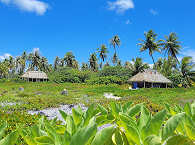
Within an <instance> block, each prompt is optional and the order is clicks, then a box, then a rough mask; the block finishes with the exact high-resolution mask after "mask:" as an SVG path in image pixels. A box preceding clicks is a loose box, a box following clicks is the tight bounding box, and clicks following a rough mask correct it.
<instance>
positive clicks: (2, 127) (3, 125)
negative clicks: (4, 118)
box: [0, 122, 7, 139]
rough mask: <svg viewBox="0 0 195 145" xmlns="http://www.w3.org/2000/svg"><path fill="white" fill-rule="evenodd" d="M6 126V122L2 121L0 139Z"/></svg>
mask: <svg viewBox="0 0 195 145" xmlns="http://www.w3.org/2000/svg"><path fill="white" fill-rule="evenodd" d="M6 127H7V123H6V122H4V123H3V124H2V125H1V126H0V139H1V138H2V137H3V136H4V134H5V129H6Z"/></svg>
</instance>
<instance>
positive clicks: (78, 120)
mask: <svg viewBox="0 0 195 145" xmlns="http://www.w3.org/2000/svg"><path fill="white" fill-rule="evenodd" d="M72 116H73V120H74V122H75V125H76V126H77V125H79V124H80V123H81V121H82V115H81V114H80V113H79V112H78V111H77V110H75V109H74V108H73V109H72Z"/></svg>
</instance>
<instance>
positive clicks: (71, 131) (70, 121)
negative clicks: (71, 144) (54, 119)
mask: <svg viewBox="0 0 195 145" xmlns="http://www.w3.org/2000/svg"><path fill="white" fill-rule="evenodd" d="M66 129H67V131H68V133H69V134H70V135H73V134H74V132H75V131H76V126H75V123H74V120H73V117H72V116H70V115H68V116H67V117H66Z"/></svg>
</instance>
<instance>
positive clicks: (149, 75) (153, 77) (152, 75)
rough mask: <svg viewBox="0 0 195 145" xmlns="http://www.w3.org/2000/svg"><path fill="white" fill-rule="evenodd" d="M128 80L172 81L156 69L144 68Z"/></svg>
mask: <svg viewBox="0 0 195 145" xmlns="http://www.w3.org/2000/svg"><path fill="white" fill-rule="evenodd" d="M129 82H149V83H172V82H171V81H170V80H169V79H167V78H166V77H164V76H163V75H162V74H160V73H159V72H157V71H156V70H151V69H148V70H144V71H143V72H140V73H138V74H137V75H135V76H133V77H132V78H130V79H129Z"/></svg>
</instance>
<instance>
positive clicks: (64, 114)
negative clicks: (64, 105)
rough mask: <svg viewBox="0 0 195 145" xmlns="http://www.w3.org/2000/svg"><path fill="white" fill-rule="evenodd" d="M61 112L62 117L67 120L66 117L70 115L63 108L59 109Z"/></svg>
mask: <svg viewBox="0 0 195 145" xmlns="http://www.w3.org/2000/svg"><path fill="white" fill-rule="evenodd" d="M59 112H60V114H61V116H62V118H63V119H64V121H66V117H67V116H68V115H67V114H66V113H65V112H64V111H62V110H59Z"/></svg>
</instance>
